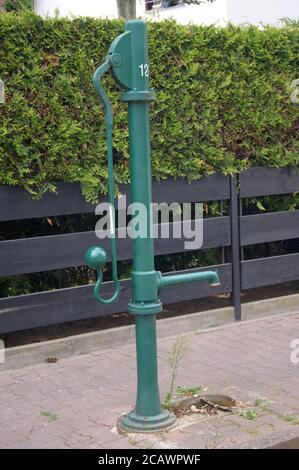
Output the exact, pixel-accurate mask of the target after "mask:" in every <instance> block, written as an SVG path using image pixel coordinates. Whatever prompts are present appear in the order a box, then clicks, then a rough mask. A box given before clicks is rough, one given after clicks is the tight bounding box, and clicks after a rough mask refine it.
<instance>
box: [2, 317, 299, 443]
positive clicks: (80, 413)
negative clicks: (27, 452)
mask: <svg viewBox="0 0 299 470" xmlns="http://www.w3.org/2000/svg"><path fill="white" fill-rule="evenodd" d="M296 338H299V313H291V314H284V315H276V316H273V317H267V318H264V319H259V320H256V321H250V322H243V323H238V324H234V325H227V326H225V327H219V328H216V329H210V330H207V331H204V332H202V331H195V332H193V333H192V334H188V335H186V341H188V342H189V343H190V349H189V352H188V354H187V355H186V356H185V357H184V359H183V361H182V363H181V366H180V368H179V373H178V377H177V385H180V386H183V387H189V386H190V387H191V386H198V385H201V386H203V387H205V388H207V390H208V392H209V393H221V394H228V395H230V396H232V397H233V398H235V399H237V400H241V401H242V402H244V403H246V404H247V407H248V408H250V409H255V411H256V414H257V418H256V419H255V420H249V419H247V418H245V417H241V416H239V415H232V414H227V413H221V414H219V415H213V416H202V415H198V414H194V415H190V416H187V417H185V418H182V419H180V420H178V423H177V425H176V426H175V427H174V428H173V429H172V430H170V431H168V432H164V433H161V434H157V435H137V434H135V435H134V434H131V435H128V436H126V435H118V434H117V433H116V430H115V423H116V420H117V417H118V416H119V415H120V414H121V413H123V412H125V411H127V410H128V409H130V408H131V407H132V405H133V402H134V399H135V386H136V383H135V382H136V379H135V350H134V345H130V346H125V347H121V348H117V349H114V350H111V351H107V350H106V351H98V352H96V353H92V354H85V355H82V356H76V357H71V358H68V359H64V360H60V361H58V362H57V363H54V364H40V365H35V366H31V367H26V368H23V369H19V370H12V371H3V372H1V373H0V393H1V400H0V447H1V448H98V449H110V448H111V449H125V448H162V449H163V448H195V449H196V448H223V447H224V448H226V447H229V448H234V447H247V448H253V447H264V446H267V445H270V444H271V443H275V442H277V441H279V440H281V441H283V440H287V439H291V438H292V437H295V436H299V424H298V423H299V421H298V420H297V421H296V418H297V419H299V400H298V395H299V363H297V364H294V363H292V361H291V358H290V355H291V352H292V349H291V347H290V343H291V341H292V340H294V339H296ZM173 341H174V339H173V338H169V339H163V340H160V341H159V371H160V388H161V396H162V397H163V396H165V394H166V393H167V391H168V389H169V384H170V377H171V370H170V367H169V365H168V355H169V351H170V349H171V347H172V344H173ZM297 357H298V359H299V353H298V355H297ZM256 400H258V401H256Z"/></svg>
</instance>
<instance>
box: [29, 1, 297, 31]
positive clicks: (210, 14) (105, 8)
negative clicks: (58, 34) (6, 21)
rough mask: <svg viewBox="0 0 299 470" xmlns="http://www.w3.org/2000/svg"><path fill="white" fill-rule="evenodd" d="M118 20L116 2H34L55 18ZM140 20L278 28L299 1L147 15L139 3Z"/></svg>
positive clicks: (293, 13)
mask: <svg viewBox="0 0 299 470" xmlns="http://www.w3.org/2000/svg"><path fill="white" fill-rule="evenodd" d="M56 10H57V11H59V15H60V16H95V17H108V18H116V17H117V6H116V0H35V11H36V12H37V13H38V14H41V15H48V16H53V15H55V11H56ZM137 14H138V16H143V17H148V18H152V19H154V20H160V19H165V18H174V19H175V20H176V21H178V22H179V23H182V24H187V23H196V24H200V23H203V24H212V23H215V24H218V25H223V24H225V23H226V22H228V21H231V22H233V23H237V24H240V23H244V22H249V23H253V24H259V23H261V22H263V23H274V24H278V22H279V19H280V18H282V17H291V18H296V19H298V18H299V0H216V1H215V2H214V3H212V4H210V3H206V4H202V5H185V4H180V5H177V6H175V7H171V8H160V9H158V10H155V11H151V12H149V13H147V14H146V13H145V9H144V2H141V1H140V0H137Z"/></svg>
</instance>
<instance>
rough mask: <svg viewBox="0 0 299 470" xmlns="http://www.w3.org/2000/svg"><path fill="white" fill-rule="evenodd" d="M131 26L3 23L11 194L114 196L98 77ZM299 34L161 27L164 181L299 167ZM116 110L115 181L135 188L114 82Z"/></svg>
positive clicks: (3, 166) (156, 147)
mask: <svg viewBox="0 0 299 470" xmlns="http://www.w3.org/2000/svg"><path fill="white" fill-rule="evenodd" d="M123 28H124V26H123V23H122V22H121V21H118V20H115V21H108V20H100V19H93V18H79V19H74V20H68V19H46V20H44V19H42V18H40V17H38V16H36V15H34V14H32V13H24V14H20V15H14V14H8V13H5V14H0V44H1V50H0V78H1V79H2V80H4V82H5V88H6V102H5V104H0V117H1V121H0V184H10V185H20V186H23V187H25V188H27V190H28V191H30V192H31V193H32V194H36V195H40V194H42V193H43V192H44V191H46V190H47V189H52V190H53V189H55V182H56V181H61V180H63V181H68V182H73V181H80V182H81V184H82V188H83V193H84V194H85V196H86V197H87V198H88V199H89V200H95V199H96V197H97V191H98V190H100V191H105V190H106V182H107V164H106V150H105V138H104V127H103V110H102V106H101V103H100V102H99V100H98V98H97V96H96V94H95V91H94V89H93V85H92V81H91V77H92V74H93V71H94V69H95V67H96V66H97V65H98V64H100V63H101V61H102V60H103V58H104V56H105V54H106V52H107V50H108V47H109V45H110V43H111V41H112V40H113V39H114V38H115V36H116V35H118V34H119V33H121V32H122V31H123ZM298 43H299V28H298V26H296V25H294V26H288V27H287V26H286V27H283V28H280V29H277V28H274V27H266V28H265V29H264V30H263V31H262V30H260V29H258V28H256V27H252V26H250V27H244V28H241V27H236V26H228V27H226V28H216V27H214V26H209V27H206V26H187V27H186V26H179V25H177V24H176V23H174V22H169V21H168V22H161V23H154V24H149V48H150V62H151V79H152V80H151V85H152V87H153V88H155V90H156V91H157V98H158V99H157V103H156V104H152V105H151V124H152V132H151V137H152V157H153V174H154V176H155V177H157V178H167V177H171V176H174V177H175V176H184V177H187V178H189V179H196V178H199V177H200V176H201V175H203V174H209V173H212V172H214V171H220V172H223V173H225V174H227V173H232V172H237V171H239V170H242V169H244V168H247V167H249V166H277V167H279V166H287V165H297V164H298V163H299V151H298V150H299V145H298V128H299V120H298V109H299V108H298V104H293V103H292V102H291V100H290V93H291V90H290V84H291V82H292V81H293V80H294V79H296V78H299V67H298V65H299V63H298V62H299V60H298ZM105 86H106V89H107V90H108V91H109V95H110V96H111V100H112V103H113V108H114V116H115V131H114V152H115V175H116V180H117V181H118V182H127V181H128V180H129V165H128V159H129V155H128V130H127V112H126V105H125V104H123V103H121V101H120V99H119V98H120V94H119V91H118V90H117V88H116V86H115V85H114V83H113V81H112V79H111V78H110V77H107V78H105Z"/></svg>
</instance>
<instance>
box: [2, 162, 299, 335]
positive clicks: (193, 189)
mask: <svg viewBox="0 0 299 470" xmlns="http://www.w3.org/2000/svg"><path fill="white" fill-rule="evenodd" d="M296 191H299V174H298V173H297V172H296V171H295V170H293V169H266V168H253V169H250V170H247V171H245V172H243V173H242V174H240V175H239V176H238V177H231V176H224V175H213V176H210V177H205V178H202V179H200V180H197V181H194V182H192V183H191V184H189V183H187V182H186V181H185V180H183V179H177V180H167V181H161V182H156V181H155V182H154V183H153V200H154V202H162V201H163V202H167V203H171V202H174V201H176V202H179V203H181V202H209V201H220V202H221V204H223V202H224V201H228V203H229V207H230V211H229V215H228V216H224V215H223V216H220V217H213V218H206V219H204V243H203V247H202V249H207V248H220V249H221V252H222V261H221V264H219V265H217V266H212V267H211V266H209V267H205V268H201V269H195V271H204V270H206V269H211V268H213V269H217V270H218V271H219V275H220V279H221V285H220V286H219V287H217V288H211V287H210V286H209V285H208V283H201V284H200V287H199V286H198V285H197V284H189V285H184V286H181V287H180V286H176V287H175V288H169V289H166V290H165V291H164V292H163V293H162V295H161V299H162V301H163V302H164V303H174V302H178V301H183V300H192V299H198V298H202V297H208V296H212V295H218V294H220V293H230V294H231V297H232V304H233V305H234V308H235V318H236V319H237V320H239V319H241V305H240V292H241V290H242V289H250V288H255V287H258V286H265V285H272V284H277V283H282V282H286V281H293V280H297V279H299V253H294V254H288V255H282V256H275V257H270V258H261V259H254V260H249V261H244V260H243V258H242V251H243V247H244V246H248V245H254V244H258V243H265V242H272V241H276V240H287V239H294V238H299V211H291V212H273V213H262V214H258V215H245V216H244V215H242V200H243V199H244V198H249V197H258V196H265V195H277V194H287V193H293V192H296ZM121 192H122V193H123V194H126V196H127V203H128V204H129V203H130V200H129V189H128V187H127V186H123V187H122V188H121ZM0 200H1V206H0V221H9V220H22V219H29V218H30V219H32V218H39V217H49V216H58V215H70V214H79V213H90V212H94V209H95V206H94V205H92V204H89V203H87V202H86V201H85V200H84V199H83V198H82V196H81V191H80V187H79V185H78V184H59V185H58V194H57V195H56V194H53V193H48V194H46V195H45V196H44V197H43V198H42V199H41V200H35V201H33V200H32V199H31V198H30V195H29V194H28V193H26V192H25V191H24V190H23V189H20V188H16V187H10V186H2V187H0ZM94 244H96V245H99V244H100V245H101V246H103V247H104V248H106V249H107V251H108V253H109V240H98V239H97V238H96V236H95V233H94V232H93V231H88V232H80V233H68V234H63V235H51V236H42V237H34V238H22V239H17V240H6V241H0V276H11V275H16V274H24V273H34V272H42V271H50V270H54V269H62V268H67V267H74V266H81V265H83V264H84V260H83V254H84V251H85V250H86V249H87V248H88V247H89V246H91V245H94ZM225 247H226V248H225ZM183 251H184V240H183V239H175V238H170V239H162V238H161V239H157V240H155V254H156V255H166V254H172V253H181V252H183ZM225 251H226V252H229V253H230V256H229V257H227V256H225ZM227 258H228V260H227ZM118 259H119V260H128V259H131V240H130V239H128V238H126V239H119V240H118ZM188 271H192V270H185V271H182V272H188ZM121 283H122V293H121V295H120V298H119V300H118V301H116V302H115V303H114V304H112V305H100V304H99V303H97V302H96V301H95V300H94V298H93V296H92V286H79V287H72V288H66V289H58V290H53V291H48V292H40V293H35V294H27V295H19V296H16V297H6V298H2V299H0V333H5V332H11V331H16V330H23V329H27V328H33V327H38V326H47V325H53V324H58V323H62V322H68V321H74V320H81V319H86V318H91V317H97V316H101V315H108V314H112V313H118V312H123V311H126V308H127V303H128V300H129V298H130V296H131V292H130V281H129V280H123V281H122V282H121ZM112 289H113V285H112V284H111V282H106V283H105V284H104V286H103V293H104V294H105V293H106V294H109V292H111V291H112Z"/></svg>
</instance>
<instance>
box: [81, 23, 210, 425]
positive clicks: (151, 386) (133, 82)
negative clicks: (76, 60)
mask: <svg viewBox="0 0 299 470" xmlns="http://www.w3.org/2000/svg"><path fill="white" fill-rule="evenodd" d="M109 69H111V72H112V75H113V78H114V79H115V81H116V82H117V83H118V85H119V86H120V88H121V89H122V97H121V99H122V101H124V102H128V118H129V143H130V174H131V202H132V203H139V204H142V205H143V207H144V208H145V209H146V220H144V222H145V224H146V228H147V229H146V236H145V237H144V236H142V237H141V236H139V235H138V234H137V236H133V237H132V238H133V240H132V243H133V271H132V293H133V294H132V299H131V301H130V302H129V305H128V311H129V312H130V313H132V314H134V315H135V326H136V353H137V400H136V406H135V409H134V410H133V411H131V412H129V413H127V414H125V415H123V416H122V417H121V418H120V420H119V426H120V427H121V428H122V429H125V430H128V431H135V432H153V431H160V430H162V429H165V428H167V427H169V426H170V425H172V424H173V423H174V421H175V417H174V415H173V414H172V413H170V412H169V411H168V410H165V409H163V408H161V403H160V394H159V387H158V371H157V338H156V314H157V313H159V312H161V311H162V304H161V301H160V299H159V292H160V290H161V289H162V288H164V287H167V286H173V285H176V284H182V283H189V282H196V281H204V280H205V281H209V282H210V283H211V284H212V285H219V278H218V273H217V272H216V271H205V272H195V273H192V274H179V275H166V276H163V275H162V274H161V273H160V272H157V271H156V270H155V264H154V246H153V239H152V236H151V234H152V230H151V228H152V220H151V202H152V175H151V155H150V128H149V104H150V101H152V100H155V93H154V92H153V91H152V90H150V88H149V65H148V51H147V31H146V25H145V23H144V21H141V20H132V21H128V22H127V23H126V31H125V33H123V34H121V35H120V36H118V37H117V38H116V39H115V40H114V41H113V43H112V45H111V47H110V49H109V53H108V55H107V57H106V59H105V62H104V63H103V64H102V65H101V66H100V67H99V68H98V69H97V70H96V72H95V74H94V77H93V81H94V85H95V88H96V90H97V92H98V94H99V96H100V98H101V100H102V103H103V105H104V109H105V124H106V133H107V149H108V172H109V202H110V207H111V211H110V232H111V234H110V235H111V259H112V277H113V281H114V285H115V291H114V294H113V295H112V297H111V298H110V299H103V298H102V297H101V296H100V294H99V289H100V286H101V282H102V268H103V265H104V264H105V262H106V261H107V255H106V253H105V251H104V250H103V249H102V248H99V247H92V248H89V250H87V252H86V254H85V261H86V264H87V265H88V266H90V267H91V268H93V269H96V270H97V274H98V280H97V282H96V284H95V287H94V296H95V297H96V299H97V300H98V301H99V302H101V303H111V302H113V301H114V300H115V299H116V298H117V297H118V295H119V293H120V283H119V280H118V278H117V258H116V239H115V224H114V200H115V193H114V179H113V155H112V125H113V119H112V109H111V104H110V102H109V99H108V97H107V95H106V93H105V91H104V89H103V87H102V84H101V78H102V75H103V74H104V73H105V72H107V71H108V70H109ZM133 230H134V228H133ZM133 235H134V233H133ZM143 235H144V234H143Z"/></svg>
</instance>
